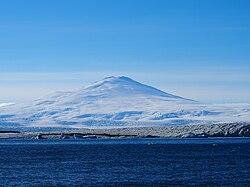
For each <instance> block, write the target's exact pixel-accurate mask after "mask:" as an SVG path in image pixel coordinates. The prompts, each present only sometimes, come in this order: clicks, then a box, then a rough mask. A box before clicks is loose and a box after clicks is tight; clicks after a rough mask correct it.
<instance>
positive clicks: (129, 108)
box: [0, 76, 250, 128]
mask: <svg viewBox="0 0 250 187" xmlns="http://www.w3.org/2000/svg"><path fill="white" fill-rule="evenodd" d="M0 107H1V108H0V126H26V127H72V128H74V127H117V126H123V127H124V126H159V125H161V126H166V125H185V124H211V123H217V122H250V104H206V103H201V102H198V101H194V100H190V99H186V98H183V97H179V96H175V95H172V94H169V93H166V92H163V91H161V90H158V89H156V88H153V87H151V86H147V85H144V84H141V83H139V82H137V81H134V80H132V79H130V78H128V77H123V76H122V77H107V78H105V79H103V80H101V81H98V82H95V83H94V84H91V85H89V86H86V87H84V88H82V89H80V90H78V91H75V92H56V93H55V94H53V95H49V96H47V97H44V98H41V99H38V100H36V101H34V102H32V103H30V104H27V105H25V106H23V105H13V104H0Z"/></svg>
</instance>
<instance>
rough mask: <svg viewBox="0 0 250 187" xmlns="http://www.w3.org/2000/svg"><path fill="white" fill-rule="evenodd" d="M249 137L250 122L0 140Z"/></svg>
mask: <svg viewBox="0 0 250 187" xmlns="http://www.w3.org/2000/svg"><path fill="white" fill-rule="evenodd" d="M209 137H250V123H246V122H240V123H219V124H210V125H204V124H202V125H183V126H154V127H123V128H96V129H94V128H91V129H90V128H83V129H76V130H72V129H71V130H62V131H58V130H56V131H51V132H18V131H1V132H0V139H18V138H22V139H23V138H24V139H90V138H209Z"/></svg>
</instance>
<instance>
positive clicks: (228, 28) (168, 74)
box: [0, 0, 250, 102]
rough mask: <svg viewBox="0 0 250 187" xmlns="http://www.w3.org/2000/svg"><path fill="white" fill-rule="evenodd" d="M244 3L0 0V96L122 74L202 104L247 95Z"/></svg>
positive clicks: (248, 7)
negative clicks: (199, 101) (202, 102)
mask: <svg viewBox="0 0 250 187" xmlns="http://www.w3.org/2000/svg"><path fill="white" fill-rule="evenodd" d="M249 72H250V1H248V0H202V1H200V0H189V1H187V0H171V1H170V0H156V1H153V0H124V1H122V0H120V1H119V0H105V1H104V0H88V1H87V0H74V1H70V0H53V1H52V0H42V1H34V0H22V1H20V0H2V1H0V90H1V93H0V102H13V101H14V102H23V101H28V100H32V99H35V98H36V97H40V96H43V95H46V94H48V93H51V92H53V91H56V90H71V89H77V88H79V87H81V86H83V85H86V84H88V83H91V82H93V81H95V80H98V79H102V78H103V77H105V76H110V75H127V76H131V77H132V78H134V79H137V80H139V81H141V82H144V83H146V84H150V85H153V86H156V87H158V88H160V89H163V90H165V91H167V92H171V93H173V94H178V95H181V96H184V97H189V98H192V99H196V100H201V101H205V102H250V76H249Z"/></svg>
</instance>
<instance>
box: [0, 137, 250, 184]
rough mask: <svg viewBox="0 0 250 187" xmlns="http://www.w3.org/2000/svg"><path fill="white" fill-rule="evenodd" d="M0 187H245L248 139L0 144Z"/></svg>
mask: <svg viewBox="0 0 250 187" xmlns="http://www.w3.org/2000/svg"><path fill="white" fill-rule="evenodd" d="M0 186H250V139H248V138H227V139H226V138H211V139H210V138H208V139H140V138H135V139H89V140H86V139H84V140H21V139H19V140H0Z"/></svg>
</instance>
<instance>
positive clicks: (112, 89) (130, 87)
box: [82, 76, 188, 100]
mask: <svg viewBox="0 0 250 187" xmlns="http://www.w3.org/2000/svg"><path fill="white" fill-rule="evenodd" d="M87 90H88V91H89V92H91V93H98V94H105V95H109V96H111V97H116V96H124V95H125V96H127V97H128V96H129V95H130V96H132V95H133V96H135V95H137V96H138V95H141V96H146V97H148V96H153V97H157V96H159V97H168V98H175V99H181V100H182V99H184V100H188V99H185V98H182V97H179V96H175V95H172V94H169V93H166V92H164V91H162V90H159V89H157V88H154V87H152V86H148V85H146V84H142V83H140V82H137V81H135V80H133V79H131V78H129V77H126V76H110V77H106V78H104V79H102V80H100V81H97V82H95V83H94V84H91V85H89V86H87V87H85V88H84V89H83V90H82V91H87Z"/></svg>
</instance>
